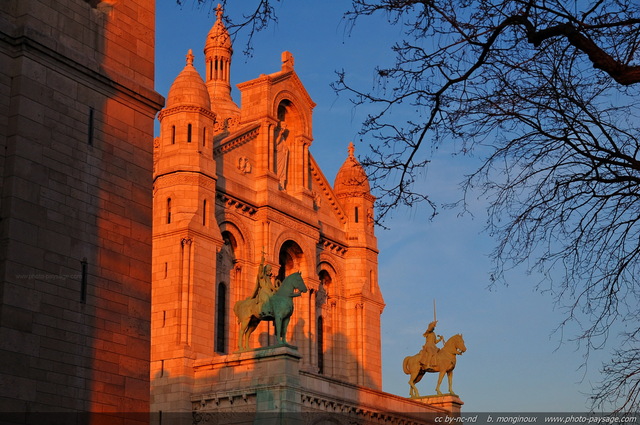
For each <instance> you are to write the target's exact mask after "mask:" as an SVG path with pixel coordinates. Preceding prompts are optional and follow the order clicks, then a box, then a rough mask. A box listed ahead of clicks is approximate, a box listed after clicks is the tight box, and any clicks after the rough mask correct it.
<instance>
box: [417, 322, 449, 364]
mask: <svg viewBox="0 0 640 425" xmlns="http://www.w3.org/2000/svg"><path fill="white" fill-rule="evenodd" d="M437 323H438V321H437V320H434V321H433V322H431V323H429V326H428V327H427V330H426V331H425V332H424V334H422V336H423V337H425V339H426V341H425V343H424V345H423V346H422V351H421V356H420V365H421V366H422V367H423V368H424V369H425V370H427V369H433V368H434V367H435V358H436V354H438V351H439V349H438V347H437V345H436V344H437V343H439V342H440V341H444V337H443V336H442V335H437V336H436V334H435V332H434V331H435V329H436V324H437Z"/></svg>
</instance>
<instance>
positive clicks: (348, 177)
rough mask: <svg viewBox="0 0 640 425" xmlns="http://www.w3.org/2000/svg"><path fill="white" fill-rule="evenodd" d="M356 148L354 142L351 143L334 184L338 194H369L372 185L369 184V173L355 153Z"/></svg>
mask: <svg viewBox="0 0 640 425" xmlns="http://www.w3.org/2000/svg"><path fill="white" fill-rule="evenodd" d="M354 151H355V148H354V146H353V143H349V156H348V157H347V159H346V160H345V161H344V164H342V167H340V170H339V171H338V174H337V175H336V181H335V184H334V185H333V187H334V189H333V190H334V192H335V194H336V195H338V196H339V195H347V194H349V195H359V194H364V195H366V194H369V193H370V192H371V187H370V186H369V179H368V178H367V173H365V172H364V168H362V165H360V163H359V162H358V160H357V159H356V157H355V155H354Z"/></svg>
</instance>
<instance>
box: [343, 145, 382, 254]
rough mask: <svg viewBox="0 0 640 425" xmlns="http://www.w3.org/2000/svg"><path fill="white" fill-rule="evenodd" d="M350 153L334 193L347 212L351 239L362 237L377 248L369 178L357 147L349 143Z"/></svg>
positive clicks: (362, 241) (363, 240)
mask: <svg viewBox="0 0 640 425" xmlns="http://www.w3.org/2000/svg"><path fill="white" fill-rule="evenodd" d="M348 151H349V155H348V156H347V159H346V160H345V161H344V163H343V164H342V167H340V170H339V171H338V174H337V175H336V180H335V183H334V193H335V194H336V197H337V198H338V201H339V202H340V204H341V205H342V207H343V208H344V210H345V212H346V213H347V217H348V222H347V233H349V234H351V233H353V235H352V236H351V237H350V240H356V237H357V238H361V239H362V240H361V241H359V242H361V243H366V244H367V245H369V246H371V247H372V248H375V237H374V236H373V217H374V216H373V203H374V201H375V197H374V196H373V195H371V188H370V186H369V179H368V178H367V174H366V173H365V171H364V168H362V165H360V163H359V162H358V160H357V159H356V157H355V154H354V153H355V147H354V146H353V143H349V149H348Z"/></svg>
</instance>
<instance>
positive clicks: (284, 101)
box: [272, 90, 311, 138]
mask: <svg viewBox="0 0 640 425" xmlns="http://www.w3.org/2000/svg"><path fill="white" fill-rule="evenodd" d="M305 103H306V102H304V101H303V100H301V99H299V98H298V96H296V95H295V94H294V93H292V92H290V91H288V90H283V91H281V92H280V93H278V94H277V95H276V96H275V97H274V100H273V104H272V113H273V116H275V117H276V118H277V120H278V121H285V122H286V123H287V126H288V128H289V129H290V130H293V131H295V133H296V134H297V135H301V136H306V137H309V138H310V137H311V111H310V110H308V108H305V107H304V105H305Z"/></svg>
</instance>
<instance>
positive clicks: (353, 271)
mask: <svg viewBox="0 0 640 425" xmlns="http://www.w3.org/2000/svg"><path fill="white" fill-rule="evenodd" d="M334 193H335V196H336V198H337V199H338V202H339V203H340V205H341V206H342V208H343V210H344V212H345V215H346V225H345V233H346V241H347V252H346V254H345V257H346V258H345V262H346V276H345V296H346V304H347V312H348V314H349V316H350V317H349V319H348V320H346V321H345V322H346V323H347V335H348V341H349V351H351V352H352V353H354V361H353V362H350V364H349V365H348V367H349V369H350V370H351V374H352V375H353V376H355V379H356V381H357V382H358V384H360V385H364V386H367V387H372V388H376V387H378V385H379V383H380V382H382V376H381V375H380V370H381V368H382V358H381V353H380V349H379V348H377V347H380V346H381V343H382V341H381V340H380V314H381V313H382V310H383V309H384V300H383V299H382V294H381V293H380V288H379V286H378V249H377V245H378V243H377V239H376V237H375V235H374V227H373V221H374V216H373V203H374V201H375V197H374V196H373V195H372V194H371V188H370V186H369V179H368V178H367V174H366V173H365V171H364V168H363V167H362V165H360V163H359V162H358V160H357V159H356V157H355V147H354V146H353V143H350V144H349V149H348V156H347V159H346V160H345V162H344V163H343V164H342V167H340V170H338V174H337V175H336V179H335V184H334Z"/></svg>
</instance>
